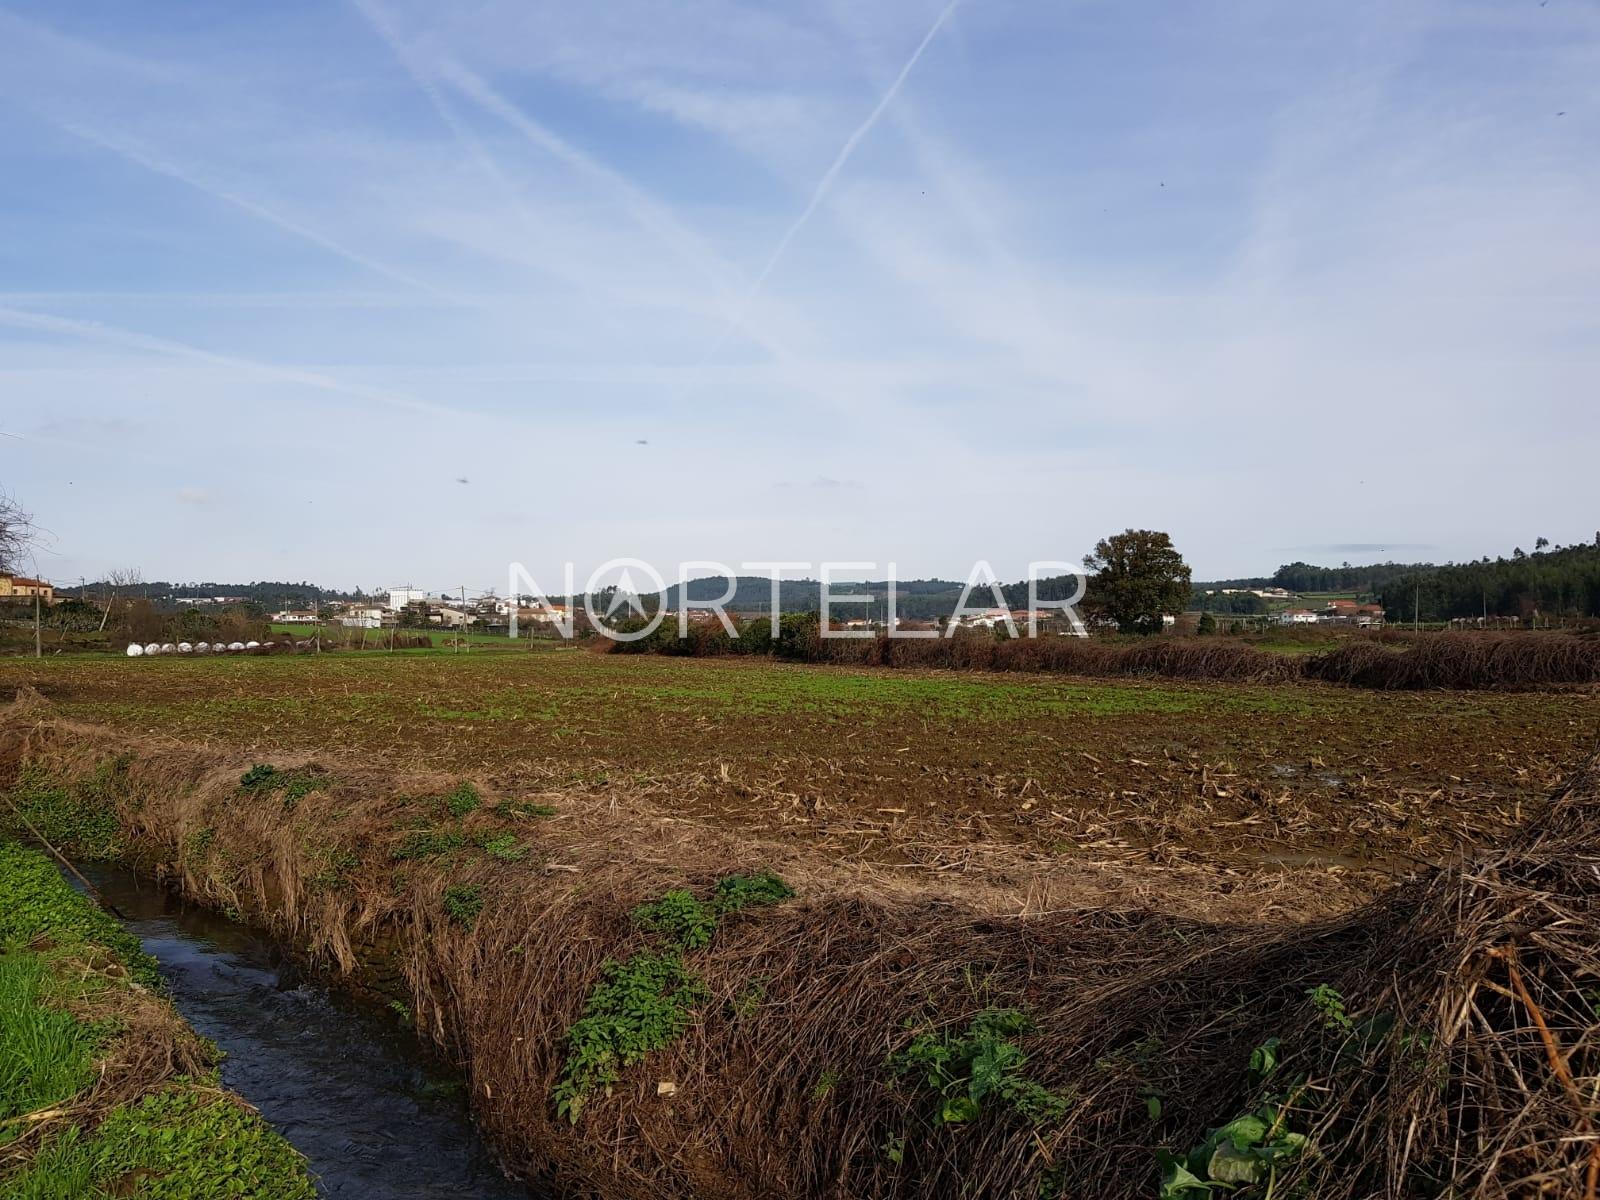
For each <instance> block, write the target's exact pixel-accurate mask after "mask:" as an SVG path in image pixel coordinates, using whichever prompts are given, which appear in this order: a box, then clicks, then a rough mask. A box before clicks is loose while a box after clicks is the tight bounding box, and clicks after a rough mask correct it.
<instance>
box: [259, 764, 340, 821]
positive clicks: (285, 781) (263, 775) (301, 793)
mask: <svg viewBox="0 0 1600 1200" xmlns="http://www.w3.org/2000/svg"><path fill="white" fill-rule="evenodd" d="M333 784H334V778H333V776H331V775H329V774H328V773H327V772H326V771H323V770H322V769H321V768H320V767H297V768H294V769H293V770H288V771H284V770H280V769H279V768H277V767H274V766H271V765H270V764H268V763H257V764H255V766H253V767H251V768H250V769H249V770H248V771H246V772H245V773H244V774H243V775H241V776H239V788H240V790H241V791H246V792H255V793H259V794H266V793H270V792H278V793H281V794H282V802H283V809H284V811H285V812H292V811H294V809H295V807H296V806H297V805H298V804H299V803H300V801H302V800H304V799H305V798H306V797H307V796H309V795H310V794H311V793H312V792H320V791H323V790H324V789H326V788H330V787H332V786H333Z"/></svg>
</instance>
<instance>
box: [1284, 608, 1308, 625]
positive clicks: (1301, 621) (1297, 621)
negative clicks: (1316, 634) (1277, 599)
mask: <svg viewBox="0 0 1600 1200" xmlns="http://www.w3.org/2000/svg"><path fill="white" fill-rule="evenodd" d="M1278 621H1279V623H1280V624H1283V625H1315V624H1316V623H1317V614H1316V613H1314V612H1312V611H1311V610H1310V609H1309V608H1286V609H1284V610H1283V611H1282V612H1281V613H1279V614H1278Z"/></svg>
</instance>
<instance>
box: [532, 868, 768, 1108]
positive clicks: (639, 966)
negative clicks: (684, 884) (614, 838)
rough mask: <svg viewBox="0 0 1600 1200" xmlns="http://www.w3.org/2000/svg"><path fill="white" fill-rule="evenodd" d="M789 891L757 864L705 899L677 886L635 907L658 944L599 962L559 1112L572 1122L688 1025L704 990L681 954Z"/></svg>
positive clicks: (562, 1084)
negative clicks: (730, 919) (726, 920)
mask: <svg viewBox="0 0 1600 1200" xmlns="http://www.w3.org/2000/svg"><path fill="white" fill-rule="evenodd" d="M793 895H794V891H793V889H791V888H790V887H789V885H788V884H786V883H784V882H783V880H782V879H779V878H778V876H776V875H774V874H773V873H772V872H770V871H762V872H760V873H758V874H755V875H729V876H727V877H726V878H723V879H720V880H718V881H717V885H716V887H715V888H714V889H713V891H712V894H711V897H710V899H708V900H701V899H700V898H699V897H697V896H696V895H695V894H694V893H693V892H691V891H689V890H688V889H686V888H674V889H673V890H671V891H668V892H666V893H664V894H663V895H662V897H661V898H660V899H659V900H654V901H651V902H650V903H648V904H641V905H640V906H639V907H638V908H636V909H634V910H633V924H634V926H635V927H636V928H638V929H640V930H643V931H645V932H647V933H650V934H653V935H655V936H656V937H658V938H659V939H660V941H661V943H662V945H661V946H660V947H659V948H657V949H651V950H640V951H639V952H637V953H636V954H634V955H632V956H631V957H630V958H628V959H627V961H626V962H617V961H616V960H614V959H608V960H607V961H606V962H605V963H603V964H602V965H601V967H600V975H601V981H600V982H599V983H598V984H596V985H595V987H594V990H593V991H591V992H590V993H589V998H588V999H587V1000H586V1001H585V1003H584V1006H583V1016H582V1017H581V1018H579V1019H578V1020H577V1021H576V1022H575V1023H574V1024H573V1026H572V1028H571V1029H569V1030H568V1031H567V1061H566V1067H565V1069H564V1070H563V1071H562V1073H561V1079H560V1080H559V1081H558V1082H557V1083H556V1086H555V1093H554V1099H555V1102H556V1115H557V1116H562V1117H566V1118H567V1119H568V1120H569V1121H571V1122H572V1123H573V1124H577V1122H578V1118H579V1116H580V1115H581V1114H582V1112H583V1107H584V1104H585V1103H586V1102H587V1100H588V1097H589V1096H590V1095H591V1094H592V1093H594V1092H596V1091H599V1090H601V1089H605V1090H607V1091H609V1090H610V1088H611V1086H612V1085H613V1084H615V1083H616V1082H617V1080H618V1079H620V1078H621V1074H622V1071H623V1069H624V1068H625V1067H629V1066H632V1065H633V1064H634V1063H636V1062H638V1061H639V1060H640V1059H642V1058H643V1057H644V1056H645V1055H646V1054H649V1053H650V1052H651V1051H652V1050H660V1049H663V1048H665V1047H666V1046H669V1045H671V1044H672V1043H673V1042H674V1041H676V1040H677V1039H678V1038H679V1037H680V1036H682V1034H683V1032H684V1031H685V1030H686V1029H688V1028H689V1023H690V1022H691V1021H692V1020H693V1017H694V1009H695V1006H696V1005H698V1004H700V1003H701V1002H702V1001H704V1000H705V999H706V997H707V995H708V991H707V988H706V985H705V983H704V981H703V980H701V978H700V976H699V975H697V974H696V973H695V972H694V970H693V969H692V968H690V967H689V966H688V965H687V964H686V963H685V962H684V955H685V954H686V953H689V952H691V951H695V950H700V949H704V948H705V947H706V946H707V945H709V944H710V942H711V938H712V935H713V934H715V933H716V931H717V926H718V924H719V923H720V922H721V920H722V918H723V917H725V916H728V915H730V914H732V913H736V912H738V911H739V910H740V909H744V908H750V907H754V906H758V905H768V904H779V903H782V902H783V901H784V900H787V899H789V898H790V897H791V896H793Z"/></svg>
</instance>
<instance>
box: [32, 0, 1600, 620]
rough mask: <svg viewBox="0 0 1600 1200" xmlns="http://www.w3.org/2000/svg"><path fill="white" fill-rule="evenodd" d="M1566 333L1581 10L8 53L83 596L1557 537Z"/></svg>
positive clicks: (408, 9)
mask: <svg viewBox="0 0 1600 1200" xmlns="http://www.w3.org/2000/svg"><path fill="white" fill-rule="evenodd" d="M1597 334H1600V5H1597V4H1596V3H1594V2H1592V0H1588V2H1583V0H1544V2H1543V3H1541V2H1540V0H1526V2H1523V0H1516V2H1511V0H1492V2H1490V0H1467V2H1455V0H1421V2H1419V3H1414V4H1404V5H1397V4H1393V3H1378V2H1365V0H1338V2H1337V3H1335V2H1325V3H1324V2H1310V0H1308V2H1306V3H1297V4H1292V5H1285V4H1282V3H1275V2H1268V0H1259V2H1254V0H1216V2H1214V3H1207V4H1188V3H1167V2H1160V3H1154V4H1138V5H1135V4H1127V3H1121V2H1117V0H1088V2H1076V0H1063V2H1051V3H1044V2H1035V3H1023V2H1018V0H954V2H951V0H878V2H876V3H872V4H859V3H849V2H847V0H815V2H807V3H794V4H788V3H773V2H770V0H769V2H766V3H733V2H730V0H669V2H664V0H606V2H605V3H598V4H573V3H571V2H570V0H548V2H547V0H462V2H460V3H455V4H449V5H441V4H437V3H432V2H427V0H327V2H320V3H310V2H308V0H282V2H280V3H275V4H271V5H216V4H211V3H200V2H198V0H194V2H186V0H166V2H163V3H160V4H154V3H148V2H147V3H142V4H129V3H127V2H126V0H76V2H75V3H73V4H71V5H62V4H58V3H49V2H46V0H0V488H3V489H4V490H5V491H6V492H7V493H9V494H11V495H13V496H14V497H16V498H17V499H18V500H20V501H21V502H23V503H24V504H25V505H26V507H27V508H28V509H29V510H31V511H32V512H33V514H34V516H35V518H36V520H37V522H38V524H39V525H40V526H41V528H42V529H43V530H44V531H45V537H44V539H43V541H42V543H41V545H40V546H39V548H38V549H37V551H36V560H37V569H38V570H39V572H41V573H42V574H44V575H46V576H47V577H50V578H52V579H55V580H58V581H62V582H75V581H76V579H77V578H78V577H79V576H80V575H85V576H88V577H89V578H91V579H93V578H96V577H97V576H99V575H101V574H102V573H103V572H105V571H106V570H108V569H110V568H120V567H136V568H138V569H139V570H141V571H142V572H143V574H144V576H145V577H146V578H147V579H175V580H205V579H213V580H227V581H246V580H253V579H296V580H298V579H310V580H312V581H315V582H318V583H321V584H323V585H324V586H333V587H354V586H363V587H368V588H373V587H386V586H391V585H397V584H401V583H414V584H416V585H418V586H427V587H430V588H434V587H437V588H445V587H448V588H451V589H452V590H453V589H454V588H455V587H456V586H457V585H461V584H465V585H467V586H468V587H469V588H475V587H487V586H492V585H495V584H499V585H501V586H504V581H505V580H506V578H507V564H508V563H509V562H513V561H516V562H521V563H524V564H526V565H527V567H528V568H529V570H530V571H531V572H532V573H533V574H534V575H535V576H536V577H538V578H539V581H540V582H541V584H543V583H544V581H545V580H546V579H553V578H554V577H556V576H557V575H559V573H560V564H562V563H563V562H565V561H569V560H571V561H574V562H576V563H578V564H579V571H580V577H581V576H582V574H583V573H584V572H585V571H586V570H587V569H588V567H590V566H593V565H594V564H597V563H599V562H600V561H602V560H605V559H610V558H613V557H617V556H632V557H637V558H641V559H645V560H647V561H650V562H652V563H655V564H658V565H659V566H660V569H661V570H662V571H663V573H664V574H670V573H671V572H672V571H674V570H675V569H676V568H675V566H674V564H677V563H679V562H683V561H686V560H712V561H718V562H725V563H729V564H732V565H735V566H736V565H737V564H738V563H740V562H742V561H753V560H788V561H798V562H808V563H820V562H822V561H825V560H831V561H859V562H871V563H874V564H877V565H878V566H877V569H875V570H864V571H860V572H857V574H865V575H873V576H879V577H881V576H882V575H883V574H885V573H886V571H885V570H884V567H885V565H886V564H887V563H888V562H890V561H893V562H895V563H896V564H897V568H898V575H899V576H900V577H901V578H911V577H916V576H921V575H935V574H937V575H943V576H947V577H948V576H956V577H962V576H965V575H966V573H967V571H968V570H969V568H970V566H971V565H972V564H973V563H974V561H975V560H979V559H982V560H985V561H987V562H990V563H991V564H992V565H993V567H994V569H995V570H996V572H997V573H998V574H999V575H1000V576H1001V577H1002V578H1018V577H1021V576H1022V575H1023V573H1024V572H1025V570H1026V565H1027V563H1028V562H1030V561H1035V560H1076V559H1078V558H1080V557H1081V556H1082V555H1083V554H1085V553H1086V552H1088V551H1089V550H1091V549H1092V548H1093V545H1094V543H1095V541H1096V540H1097V539H1099V538H1100V537H1103V536H1105V535H1106V534H1109V533H1113V532H1116V531H1118V530H1121V529H1123V528H1126V527H1130V526H1131V527H1141V528H1155V529H1162V530H1166V531H1168V532H1170V533H1171V535H1172V537H1173V540H1174V542H1175V543H1176V545H1177V546H1178V548H1179V549H1180V551H1182V552H1183V553H1184V555H1185V556H1186V558H1187V559H1188V561H1189V562H1190V563H1191V565H1192V566H1193V568H1194V571H1195V576H1196V578H1220V577H1229V576H1238V575H1257V574H1267V573H1270V572H1271V571H1272V570H1273V568H1274V567H1276V566H1277V565H1278V564H1279V563H1282V562H1286V561H1291V560H1294V559H1304V560H1308V561H1314V562H1326V563H1338V562H1341V561H1352V562H1359V561H1373V560H1383V559H1389V558H1394V559H1399V560H1414V559H1431V560H1437V561H1443V560H1446V559H1457V560H1459V559H1462V558H1471V557H1477V556H1480V555H1482V554H1486V553H1505V552H1509V551H1510V549H1511V547H1512V546H1513V545H1523V546H1528V545H1531V543H1532V541H1533V539H1534V538H1535V537H1536V536H1541V535H1543V536H1548V537H1550V538H1551V539H1552V540H1553V541H1557V542H1567V541H1580V540H1587V539H1588V538H1589V537H1590V536H1592V534H1593V532H1594V530H1595V528H1596V527H1597V525H1600V510H1597V506H1596V503H1595V502H1596V500H1597V499H1600V482H1597V481H1600V471H1597V469H1596V467H1595V463H1596V462H1597V461H1600V395H1597V392H1600V387H1597V385H1600V370H1597V368H1600V337H1597ZM840 574H841V575H842V576H848V575H849V572H841V573H840ZM550 590H555V589H550Z"/></svg>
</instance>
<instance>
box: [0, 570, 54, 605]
mask: <svg viewBox="0 0 1600 1200" xmlns="http://www.w3.org/2000/svg"><path fill="white" fill-rule="evenodd" d="M35 596H37V597H39V599H41V600H43V601H44V602H45V603H46V604H54V603H55V599H56V590H55V588H53V587H51V586H50V585H49V584H48V583H46V582H45V581H44V580H42V579H29V578H28V577H27V576H26V575H0V600H20V599H29V600H31V599H32V598H33V597H35Z"/></svg>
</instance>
